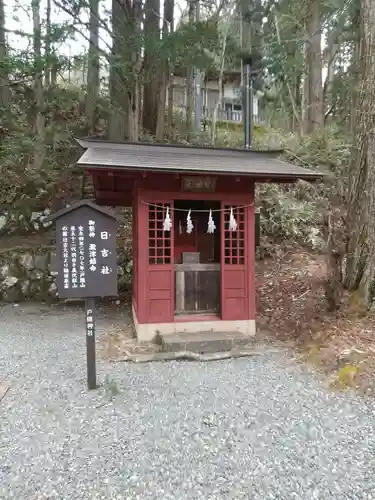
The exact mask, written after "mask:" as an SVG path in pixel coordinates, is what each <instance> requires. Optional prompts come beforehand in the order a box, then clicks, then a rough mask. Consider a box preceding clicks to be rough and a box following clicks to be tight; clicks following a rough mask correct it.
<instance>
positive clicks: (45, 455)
mask: <svg viewBox="0 0 375 500" xmlns="http://www.w3.org/2000/svg"><path fill="white" fill-rule="evenodd" d="M0 316H1V326H0V341H1V344H0V379H3V381H5V380H6V381H7V382H9V383H11V389H10V391H9V392H8V394H7V395H6V396H5V398H4V399H3V400H2V401H1V402H0V498H1V499H6V500H10V499H17V500H37V499H45V498H48V499H49V500H52V499H53V500H54V499H61V500H63V499H64V500H65V499H66V500H68V499H69V500H81V499H82V500H91V499H99V498H100V499H105V500H107V499H108V500H112V499H121V500H132V499H145V500H147V499H150V500H151V499H152V500H159V499H160V500H168V499H174V500H176V499H181V500H190V499H196V500H214V499H220V500H221V499H228V500H229V499H248V500H260V499H262V500H265V499H281V500H292V499H301V500H310V499H319V500H330V499H338V500H342V499H372V498H375V474H374V472H375V447H374V436H375V425H374V410H373V408H374V407H375V406H373V407H371V404H370V402H364V401H363V400H362V399H361V398H360V397H359V396H355V395H350V394H341V395H340V394H332V393H330V392H328V391H326V390H325V389H324V387H323V384H322V383H321V381H319V380H318V379H317V378H316V377H314V376H312V375H311V374H308V373H306V370H303V369H302V368H301V367H299V366H298V365H297V364H296V363H295V362H294V361H293V360H292V359H291V357H290V355H288V353H287V351H283V350H281V349H280V350H279V351H278V350H275V349H272V350H270V349H269V348H267V347H266V346H265V347H264V350H263V352H262V355H261V356H260V357H253V358H248V359H239V360H233V361H222V362H213V363H207V364H199V363H189V362H188V363H182V362H168V363H153V364H145V365H131V364H122V363H118V364H112V365H111V364H109V363H105V362H101V363H100V364H99V366H98V374H99V378H100V380H102V381H103V380H105V377H106V376H107V377H109V379H107V382H106V383H105V384H104V385H103V387H102V388H101V389H99V390H97V391H93V392H91V393H88V392H86V389H85V383H86V379H85V376H86V374H85V343H84V330H83V327H82V325H83V314H82V312H81V311H79V310H77V309H70V310H63V309H61V308H59V309H57V310H49V309H47V308H42V307H36V306H22V307H18V308H15V307H13V306H6V307H3V308H0ZM116 321H118V318H117V319H116V318H115V317H112V318H111V317H107V318H106V319H102V320H101V321H100V325H99V326H100V328H99V330H100V329H103V328H104V327H106V326H108V325H110V324H113V323H114V322H116ZM111 381H112V382H111ZM116 389H118V390H119V392H118V393H117V394H115V393H116V392H117V391H116Z"/></svg>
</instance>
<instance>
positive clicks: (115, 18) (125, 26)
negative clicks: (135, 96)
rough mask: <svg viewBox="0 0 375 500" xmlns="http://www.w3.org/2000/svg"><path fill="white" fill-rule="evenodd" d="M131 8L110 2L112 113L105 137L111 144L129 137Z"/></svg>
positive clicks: (124, 1) (121, 0)
mask: <svg viewBox="0 0 375 500" xmlns="http://www.w3.org/2000/svg"><path fill="white" fill-rule="evenodd" d="M130 10H131V9H130V5H129V2H128V1H127V0H112V54H111V56H110V74H109V92H110V99H111V113H110V117H109V123H108V136H109V138H110V139H111V140H112V141H123V140H125V139H127V138H128V137H129V108H130V98H131V90H132V88H131V81H130V78H129V76H131V68H132V64H131V62H132V61H131V52H132V48H131V47H132V45H131V42H132V38H131V37H130V36H129V35H130V33H129V16H130Z"/></svg>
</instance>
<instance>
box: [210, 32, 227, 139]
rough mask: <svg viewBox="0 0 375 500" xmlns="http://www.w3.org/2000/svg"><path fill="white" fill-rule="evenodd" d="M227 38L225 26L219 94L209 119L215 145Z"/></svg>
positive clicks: (221, 98) (221, 97)
mask: <svg viewBox="0 0 375 500" xmlns="http://www.w3.org/2000/svg"><path fill="white" fill-rule="evenodd" d="M227 40H228V28H226V30H225V33H224V35H223V41H222V46H221V55H220V69H219V82H218V87H219V95H218V99H217V102H216V105H215V108H214V112H213V115H212V121H211V142H212V145H213V146H215V141H216V122H217V114H218V111H219V107H220V105H221V102H222V100H223V76H224V69H225V55H226V51H227Z"/></svg>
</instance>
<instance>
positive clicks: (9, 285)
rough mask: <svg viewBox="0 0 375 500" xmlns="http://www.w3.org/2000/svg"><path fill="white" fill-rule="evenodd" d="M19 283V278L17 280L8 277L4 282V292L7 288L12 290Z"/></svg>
mask: <svg viewBox="0 0 375 500" xmlns="http://www.w3.org/2000/svg"><path fill="white" fill-rule="evenodd" d="M17 283H18V278H16V277H15V276H8V277H7V278H5V280H3V282H2V284H1V288H2V289H3V290H4V289H7V288H12V287H13V286H14V285H16V284H17Z"/></svg>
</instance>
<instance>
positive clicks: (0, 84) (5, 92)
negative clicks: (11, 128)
mask: <svg viewBox="0 0 375 500" xmlns="http://www.w3.org/2000/svg"><path fill="white" fill-rule="evenodd" d="M0 108H1V114H2V116H1V118H2V122H3V123H4V117H5V118H6V121H7V118H8V117H7V116H6V115H7V114H8V113H9V110H10V88H9V73H8V54H7V47H6V39H5V9H4V1H3V0H0Z"/></svg>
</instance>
